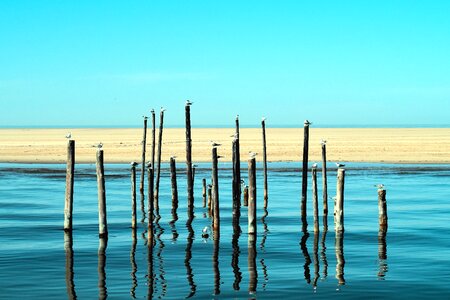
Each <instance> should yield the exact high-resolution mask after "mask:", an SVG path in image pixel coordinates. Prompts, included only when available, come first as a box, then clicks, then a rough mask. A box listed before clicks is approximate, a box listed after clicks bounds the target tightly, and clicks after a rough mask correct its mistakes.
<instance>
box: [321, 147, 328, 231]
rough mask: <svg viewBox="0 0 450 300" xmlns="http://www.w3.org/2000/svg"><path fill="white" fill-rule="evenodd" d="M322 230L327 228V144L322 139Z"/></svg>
mask: <svg viewBox="0 0 450 300" xmlns="http://www.w3.org/2000/svg"><path fill="white" fill-rule="evenodd" d="M322 189H323V192H322V199H323V230H325V231H327V230H328V183H327V145H326V142H325V141H322Z"/></svg>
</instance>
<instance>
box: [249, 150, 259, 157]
mask: <svg viewBox="0 0 450 300" xmlns="http://www.w3.org/2000/svg"><path fill="white" fill-rule="evenodd" d="M248 155H249V156H250V158H255V157H256V155H258V153H257V152H252V151H249V152H248Z"/></svg>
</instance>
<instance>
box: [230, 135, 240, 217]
mask: <svg viewBox="0 0 450 300" xmlns="http://www.w3.org/2000/svg"><path fill="white" fill-rule="evenodd" d="M237 143H238V139H236V138H235V139H234V140H233V142H232V144H231V148H232V149H231V151H232V164H233V184H232V194H233V217H235V216H236V217H238V216H240V214H241V213H240V209H241V194H240V185H241V183H240V182H239V181H238V178H239V177H240V176H239V175H238V173H240V172H239V165H238V159H237V152H238V150H237Z"/></svg>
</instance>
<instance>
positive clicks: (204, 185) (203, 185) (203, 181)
mask: <svg viewBox="0 0 450 300" xmlns="http://www.w3.org/2000/svg"><path fill="white" fill-rule="evenodd" d="M202 197H203V207H206V178H203V179H202Z"/></svg>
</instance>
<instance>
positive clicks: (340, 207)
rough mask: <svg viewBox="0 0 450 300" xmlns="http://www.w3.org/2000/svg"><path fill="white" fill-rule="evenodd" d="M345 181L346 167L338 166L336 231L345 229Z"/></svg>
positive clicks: (335, 209) (335, 205)
mask: <svg viewBox="0 0 450 300" xmlns="http://www.w3.org/2000/svg"><path fill="white" fill-rule="evenodd" d="M344 182H345V169H342V168H338V171H337V186H336V202H335V204H334V226H335V230H336V232H342V231H344Z"/></svg>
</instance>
